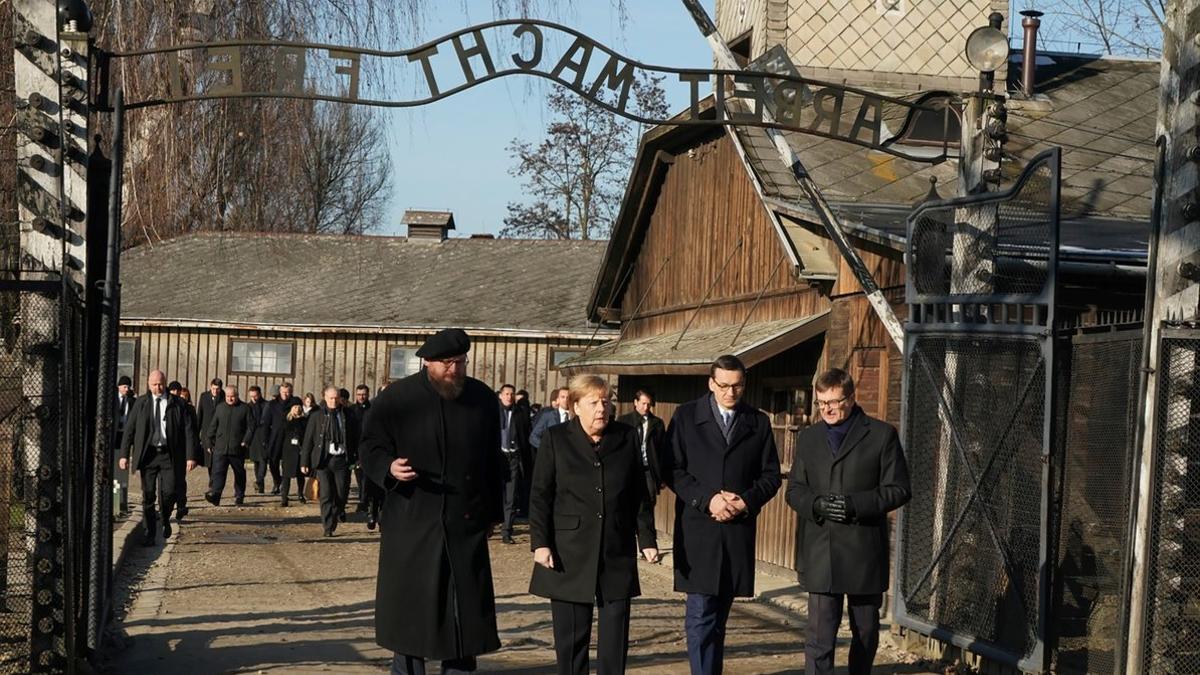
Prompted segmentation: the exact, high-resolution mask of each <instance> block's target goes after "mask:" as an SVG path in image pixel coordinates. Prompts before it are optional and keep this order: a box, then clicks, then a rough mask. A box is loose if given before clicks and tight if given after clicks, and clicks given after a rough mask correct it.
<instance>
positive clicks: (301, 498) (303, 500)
mask: <svg viewBox="0 0 1200 675" xmlns="http://www.w3.org/2000/svg"><path fill="white" fill-rule="evenodd" d="M299 499H300V503H301V504H307V503H308V499H306V498H305V497H304V495H300V497H299Z"/></svg>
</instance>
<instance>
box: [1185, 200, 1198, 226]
mask: <svg viewBox="0 0 1200 675" xmlns="http://www.w3.org/2000/svg"><path fill="white" fill-rule="evenodd" d="M1180 211H1181V212H1182V213H1183V217H1184V218H1185V219H1186V220H1187V221H1188V222H1191V221H1193V220H1200V204H1197V203H1196V202H1188V203H1186V204H1184V205H1183V208H1182V209H1180Z"/></svg>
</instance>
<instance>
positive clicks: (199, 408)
mask: <svg viewBox="0 0 1200 675" xmlns="http://www.w3.org/2000/svg"><path fill="white" fill-rule="evenodd" d="M224 404H225V395H224V394H221V393H218V394H217V395H216V396H213V395H212V392H208V391H206V392H204V393H202V394H200V402H199V403H197V404H196V418H197V420H198V421H199V422H200V429H199V431H200V438H202V439H204V442H205V443H207V442H208V425H210V424H212V419H213V414H214V413H215V412H217V408H219V407H221V406H222V405H224Z"/></svg>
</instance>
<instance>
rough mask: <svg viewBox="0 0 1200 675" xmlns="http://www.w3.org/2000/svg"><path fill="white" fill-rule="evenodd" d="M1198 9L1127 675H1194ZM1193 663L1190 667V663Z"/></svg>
mask: <svg viewBox="0 0 1200 675" xmlns="http://www.w3.org/2000/svg"><path fill="white" fill-rule="evenodd" d="M1198 118H1200V0H1172V2H1171V3H1170V5H1169V6H1168V8H1167V11H1166V16H1165V27H1164V29H1163V58H1162V70H1161V74H1160V76H1159V108H1158V125H1157V126H1158V130H1157V131H1158V133H1157V136H1158V143H1159V148H1158V149H1159V160H1158V167H1157V170H1156V171H1155V183H1156V184H1155V196H1156V201H1155V205H1154V207H1155V213H1154V218H1153V222H1152V231H1151V242H1150V265H1151V269H1150V273H1151V276H1150V279H1151V280H1152V281H1151V285H1150V287H1149V288H1148V289H1147V292H1146V299H1147V307H1146V326H1145V332H1146V337H1145V343H1144V345H1145V349H1146V351H1147V353H1148V356H1147V358H1146V361H1145V363H1146V365H1147V368H1146V375H1145V377H1146V383H1145V386H1144V391H1145V398H1144V400H1143V411H1142V414H1143V419H1142V424H1141V430H1142V433H1141V460H1140V464H1139V480H1138V487H1137V519H1136V528H1135V534H1134V551H1133V552H1134V557H1133V580H1132V587H1131V593H1130V608H1129V612H1130V614H1129V631H1128V634H1129V637H1130V639H1129V651H1128V654H1127V655H1126V672H1130V673H1136V672H1189V671H1193V670H1194V668H1195V666H1196V664H1195V661H1194V659H1195V658H1196V657H1195V652H1196V642H1195V640H1196V638H1195V631H1196V629H1197V624H1198V623H1200V622H1196V621H1194V620H1190V619H1189V617H1188V616H1187V614H1188V613H1189V612H1191V611H1192V610H1191V603H1192V602H1193V601H1194V598H1195V597H1196V595H1197V593H1200V583H1198V580H1197V577H1196V576H1195V572H1194V566H1195V560H1194V559H1187V558H1185V556H1188V555H1191V554H1192V552H1191V548H1192V547H1191V546H1190V545H1189V544H1188V543H1187V542H1188V541H1195V539H1196V538H1197V537H1198V536H1200V522H1198V521H1197V519H1196V518H1195V516H1194V515H1193V512H1194V509H1195V505H1194V504H1189V503H1188V499H1189V498H1190V497H1191V496H1192V495H1193V494H1194V491H1195V490H1196V489H1197V488H1200V479H1198V478H1197V477H1196V475H1195V473H1196V470H1197V468H1198V466H1200V420H1198V419H1197V417H1198V415H1197V413H1198V412H1200V401H1197V400H1196V396H1195V386H1196V382H1197V380H1198V379H1200V325H1198V324H1197V322H1198V321H1200V179H1198V175H1200V128H1198V127H1197V119H1198ZM1189 659H1191V660H1190V661H1189Z"/></svg>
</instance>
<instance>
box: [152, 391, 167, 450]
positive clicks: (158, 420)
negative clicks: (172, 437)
mask: <svg viewBox="0 0 1200 675" xmlns="http://www.w3.org/2000/svg"><path fill="white" fill-rule="evenodd" d="M150 442H151V443H152V444H153V445H156V446H160V445H166V444H167V439H165V438H163V435H162V397H161V396H155V397H154V434H153V435H152V436H151V437H150Z"/></svg>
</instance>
